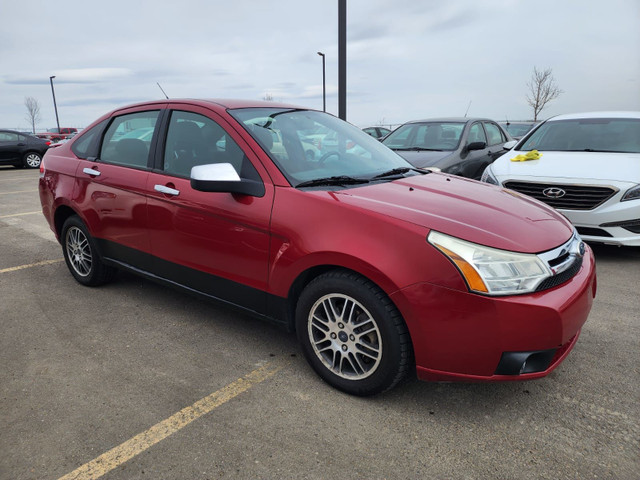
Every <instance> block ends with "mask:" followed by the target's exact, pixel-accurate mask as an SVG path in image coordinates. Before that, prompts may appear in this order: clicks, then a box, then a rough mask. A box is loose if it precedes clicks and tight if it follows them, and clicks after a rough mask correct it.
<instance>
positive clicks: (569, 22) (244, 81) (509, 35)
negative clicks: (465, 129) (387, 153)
mask: <svg viewBox="0 0 640 480" xmlns="http://www.w3.org/2000/svg"><path fill="white" fill-rule="evenodd" d="M337 11H338V0H313V1H312V0H269V1H264V0H236V1H230V0H209V1H205V0H176V1H171V2H165V1H158V0H155V1H136V0H127V1H122V0H109V1H100V2H97V1H93V0H84V1H75V0H65V1H64V2H52V1H51V0H47V1H36V0H22V1H20V2H17V1H12V0H0V18H1V19H2V22H1V26H0V45H1V46H2V47H1V48H0V127H4V128H20V129H28V128H29V122H28V121H27V110H26V107H25V106H24V100H25V97H34V98H35V99H37V100H38V102H39V104H40V106H41V120H40V122H39V123H38V124H37V129H38V130H41V129H46V128H50V127H54V126H55V125H56V120H55V113H54V109H53V99H52V95H51V87H50V84H49V77H50V76H51V75H55V76H56V78H55V80H54V86H55V94H56V100H57V105H58V113H59V117H60V125H61V126H74V127H84V126H86V125H87V124H89V123H91V122H92V121H93V120H95V119H96V118H97V117H98V116H100V115H102V114H103V113H106V112H108V111H110V110H113V109H114V108H117V107H119V106H122V105H126V104H129V103H134V102H138V101H145V100H152V99H160V98H163V94H162V92H161V91H160V89H159V88H158V86H157V82H159V83H160V84H161V85H162V87H163V88H164V90H165V91H166V92H167V94H168V95H169V96H170V97H172V98H246V99H256V100H261V99H263V98H264V97H265V96H266V95H271V96H272V97H273V99H274V100H277V101H285V102H287V103H293V104H296V105H302V106H306V107H311V108H316V109H322V59H321V58H320V57H319V56H318V55H317V53H316V52H318V51H321V52H324V53H325V54H326V61H327V64H326V72H327V110H328V111H329V112H331V113H334V114H337V110H338V107H337V103H338V102H337V84H338V45H337V42H338V26H337V23H338V13H337ZM347 36H348V41H347V63H348V65H347V91H348V97H347V119H348V120H349V121H350V122H351V123H354V124H356V125H358V126H360V127H365V126H369V125H374V124H399V123H402V122H405V121H408V120H413V119H419V118H429V117H436V116H462V115H464V114H465V112H466V111H467V109H468V115H469V116H486V117H490V118H494V119H496V120H504V119H505V118H508V119H512V120H513V119H526V118H530V117H532V112H531V108H530V107H529V106H528V105H527V102H526V94H527V82H528V81H529V80H530V78H531V74H532V71H533V68H534V66H537V67H538V68H539V69H545V68H551V69H552V70H553V75H554V77H555V79H556V82H557V84H558V86H559V87H560V88H561V89H562V90H563V91H564V93H563V94H562V95H561V96H560V97H559V98H558V99H557V100H555V101H553V102H552V103H550V104H549V106H548V107H547V108H546V109H545V110H544V111H543V113H542V116H543V117H545V118H546V117H549V116H552V115H557V114H560V113H573V112H582V111H593V110H640V0H597V1H596V0H562V1H561V0H535V1H529V0H476V1H471V0H393V1H390V0H387V1H384V0H347Z"/></svg>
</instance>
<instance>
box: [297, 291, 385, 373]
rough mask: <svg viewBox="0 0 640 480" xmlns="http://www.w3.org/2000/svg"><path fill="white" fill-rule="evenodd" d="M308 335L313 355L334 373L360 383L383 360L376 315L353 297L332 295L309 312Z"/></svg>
mask: <svg viewBox="0 0 640 480" xmlns="http://www.w3.org/2000/svg"><path fill="white" fill-rule="evenodd" d="M307 325H308V334H309V340H310V342H311V346H312V348H313V351H314V353H315V354H316V355H317V357H318V358H319V359H320V361H321V362H322V363H323V364H324V365H325V366H326V367H327V368H328V369H329V370H330V371H332V372H333V373H334V374H336V375H338V376H339V377H342V378H346V379H349V380H361V379H364V378H366V377H368V376H370V375H371V374H373V373H374V372H375V371H376V369H377V368H378V366H379V365H380V362H381V360H382V335H381V334H380V330H379V328H378V324H377V323H376V321H375V319H374V318H373V316H372V315H371V314H370V313H369V311H368V310H367V309H366V308H365V307H364V306H363V305H362V304H361V303H359V302H358V301H357V300H355V299H354V298H352V297H350V296H348V295H343V294H337V293H334V294H329V295H325V296H323V297H321V298H320V299H318V300H317V301H316V302H315V304H314V305H313V307H312V308H311V310H310V312H309V321H308V323H307Z"/></svg>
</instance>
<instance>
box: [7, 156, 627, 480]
mask: <svg viewBox="0 0 640 480" xmlns="http://www.w3.org/2000/svg"><path fill="white" fill-rule="evenodd" d="M37 179H38V171H37V170H36V171H34V170H17V169H13V168H11V167H6V168H5V167H0V327H1V329H2V334H1V336H0V338H1V340H0V361H1V362H2V369H0V431H1V432H2V434H1V435H0V479H3V480H4V479H7V480H8V479H60V478H64V479H72V478H73V479H87V478H104V479H143V478H146V479H217V478H250V479H272V478H273V479H279V478H291V479H306V478H309V479H332V478H343V479H344V478H366V479H422V478H451V479H485V478H486V479H529V478H531V479H578V478H580V479H587V478H598V479H608V478H612V479H637V478H640V455H639V452H640V406H639V405H640V368H639V366H638V365H639V363H640V362H639V361H640V348H639V347H640V345H639V341H638V339H639V338H640V295H639V293H638V292H639V291H640V289H639V285H640V248H617V247H608V246H595V247H594V250H595V252H596V258H597V269H598V295H597V298H596V300H595V303H594V307H593V310H592V312H591V315H590V318H589V320H588V322H587V323H586V325H585V327H584V329H583V331H582V335H581V337H580V340H579V341H578V344H577V345H576V348H575V349H574V351H573V352H572V353H571V354H570V355H569V357H568V358H567V359H566V361H565V362H564V363H563V364H562V365H561V366H560V367H559V368H558V369H557V370H556V371H554V372H553V373H552V374H551V375H550V376H548V377H547V378H544V379H541V380H537V381H533V382H526V383H523V382H513V383H508V384H488V385H487V384H429V383H422V382H417V381H411V382H408V383H406V384H403V385H401V386H400V387H399V388H396V389H395V390H393V391H392V392H389V393H386V394H383V395H379V396H377V397H373V398H366V399H362V398H355V397H350V396H348V395H345V394H342V393H340V392H338V391H336V390H333V389H332V388H330V387H328V386H327V385H325V384H323V383H322V381H321V380H320V379H319V378H318V377H317V376H316V375H315V374H314V373H313V372H312V371H311V369H310V368H309V367H308V366H307V364H306V362H305V361H304V359H303V357H302V354H301V351H300V349H299V348H298V345H297V342H296V339H295V336H294V335H292V334H289V333H286V332H284V331H282V330H280V329H278V328H277V327H274V326H272V325H269V324H266V323H263V322H261V321H260V320H256V319H253V318H251V317H248V316H246V315H244V314H242V313H238V312H237V311H234V310H231V309H228V308H226V307H223V306H220V305H216V304H211V303H207V302H205V301H202V300H199V299H194V298H193V297H191V296H188V295H186V294H183V293H180V292H175V291H172V290H169V289H167V288H164V287H161V286H158V285H155V284H153V283H151V282H148V281H146V280H142V279H139V278H136V277H133V276H131V275H128V274H120V275H119V276H118V278H117V280H116V281H115V282H114V283H112V284H109V285H107V286H105V287H101V288H97V289H91V288H85V287H82V286H80V285H79V284H77V283H76V282H75V281H74V280H73V278H72V277H71V275H70V274H69V273H68V271H67V268H66V266H65V264H64V261H63V260H62V251H61V249H60V245H59V244H58V243H57V242H56V241H55V238H54V235H53V233H52V232H51V231H50V230H49V227H48V225H47V224H46V222H45V220H44V217H43V216H42V214H41V213H40V202H39V199H38V193H37Z"/></svg>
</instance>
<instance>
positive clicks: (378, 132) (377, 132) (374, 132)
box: [362, 127, 391, 140]
mask: <svg viewBox="0 0 640 480" xmlns="http://www.w3.org/2000/svg"><path fill="white" fill-rule="evenodd" d="M362 131H363V132H364V133H368V134H369V135H371V136H372V137H373V138H377V139H378V140H380V139H381V138H384V137H386V136H387V135H389V134H390V133H391V130H389V129H388V128H384V127H367V128H363V129H362Z"/></svg>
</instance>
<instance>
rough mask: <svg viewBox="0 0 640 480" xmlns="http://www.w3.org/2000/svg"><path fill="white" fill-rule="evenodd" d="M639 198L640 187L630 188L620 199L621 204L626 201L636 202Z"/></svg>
mask: <svg viewBox="0 0 640 480" xmlns="http://www.w3.org/2000/svg"><path fill="white" fill-rule="evenodd" d="M639 198H640V185H638V186H635V187H633V188H630V189H629V190H628V191H627V193H625V194H624V196H623V197H622V198H621V199H620V201H621V202H625V201H627V200H637V199H639Z"/></svg>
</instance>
